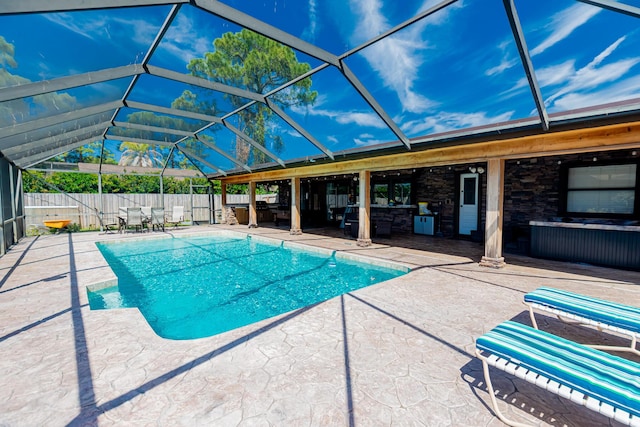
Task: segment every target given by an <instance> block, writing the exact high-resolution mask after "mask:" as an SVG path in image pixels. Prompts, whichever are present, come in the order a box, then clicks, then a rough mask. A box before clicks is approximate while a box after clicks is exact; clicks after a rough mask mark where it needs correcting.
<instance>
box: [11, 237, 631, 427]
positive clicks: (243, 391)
mask: <svg viewBox="0 0 640 427" xmlns="http://www.w3.org/2000/svg"><path fill="white" fill-rule="evenodd" d="M220 229H229V230H233V231H237V232H242V233H250V234H260V235H264V236H267V237H273V238H277V239H281V240H288V241H297V242H299V243H303V244H307V245H312V246H318V247H324V248H329V249H334V250H338V251H344V252H353V253H357V254H360V255H364V256H370V257H375V258H379V259H382V260H385V261H395V262H399V263H403V264H405V265H408V266H410V267H411V268H412V269H413V271H412V272H411V273H409V274H407V275H405V276H402V277H400V278H397V279H393V280H390V281H387V282H384V283H381V284H378V285H374V286H371V287H368V288H364V289H360V290H358V291H354V292H351V293H349V294H346V295H343V296H341V297H337V298H334V299H331V300H329V301H326V302H323V303H320V304H317V305H315V306H312V307H308V308H305V309H301V310H297V311H294V312H291V313H287V314H284V315H281V316H278V317H276V318H272V319H267V320H265V321H262V322H259V323H257V324H253V325H249V326H246V327H243V328H240V329H236V330H233V331H230V332H227V333H223V334H220V335H217V336H214V337H210V338H203V339H198V340H192V341H171V340H166V339H162V338H160V337H158V336H156V335H155V334H154V333H153V331H152V330H151V328H150V327H149V326H148V325H147V323H146V321H145V320H144V318H143V317H142V315H140V313H139V312H138V311H137V310H136V309H118V310H99V311H92V310H91V309H90V308H89V306H88V302H87V293H86V287H87V286H88V285H92V284H95V283H99V282H103V281H109V280H115V275H114V274H113V272H112V271H111V269H110V268H109V267H108V265H107V264H106V262H105V261H104V259H103V258H102V256H101V255H100V253H99V251H98V249H97V248H96V246H95V242H96V241H106V240H117V239H131V238H133V239H136V238H141V236H142V235H141V234H133V233H132V234H125V235H119V234H106V235H104V234H98V233H74V234H59V235H43V236H38V237H29V238H25V239H23V240H22V241H21V242H20V243H19V244H18V245H16V246H14V247H13V248H12V249H11V250H10V251H9V252H7V254H6V255H5V256H3V257H2V258H0V273H1V274H0V378H2V380H1V382H0V395H1V397H0V426H42V425H47V426H57V425H82V426H85V425H86V426H93V425H96V426H97V425H100V426H111V425H117V426H121V425H132V426H133V425H135V426H144V425H160V426H180V425H184V426H197V425H203V426H204V425H206V426H235V425H239V426H254V425H255V426H270V425H278V426H392V425H393V426H396V425H412V426H413V425H427V426H436V425H453V426H459V425H465V426H487V425H488V426H492V425H493V426H499V425H502V423H501V422H500V421H499V420H498V419H497V418H495V417H494V415H493V412H492V411H491V410H490V408H489V407H490V404H489V403H488V402H489V398H488V395H487V391H486V386H485V383H484V379H483V378H482V370H481V364H480V362H479V361H478V360H477V359H476V358H475V357H474V356H473V355H474V342H475V339H476V338H477V337H478V336H480V335H481V334H483V333H484V332H486V331H488V330H489V329H491V328H493V327H494V326H496V325H497V324H498V323H500V322H502V321H504V320H507V319H515V320H517V321H521V322H523V323H527V324H528V323H529V319H528V315H527V313H526V312H525V308H524V306H523V305H522V297H523V295H524V293H526V292H528V291H531V290H533V289H535V288H537V287H539V286H542V285H545V286H553V287H557V288H561V289H567V290H570V291H574V292H581V293H585V294H588V295H591V296H594V297H600V298H606V299H609V300H612V301H616V302H621V303H627V304H629V303H631V304H633V303H634V302H635V305H640V272H629V271H622V270H614V269H607V268H599V267H594V266H588V265H579V264H571V263H561V262H553V261H544V260H536V259H532V258H528V257H523V256H515V255H507V258H506V261H507V263H508V264H507V267H506V268H504V269H501V270H493V269H487V268H483V267H479V266H478V264H477V263H478V261H479V259H480V257H481V255H482V247H481V246H480V245H479V244H476V243H472V242H465V241H452V240H449V239H443V238H433V237H426V236H408V237H406V238H404V239H402V238H398V239H395V238H394V239H386V240H374V245H373V246H371V247H369V248H360V247H357V246H356V244H355V241H353V240H350V239H345V238H342V237H341V236H340V235H339V234H336V233H334V235H331V233H329V234H327V233H324V232H318V233H314V231H313V230H309V231H308V232H305V233H304V234H303V235H300V236H291V235H289V234H288V232H287V230H284V229H276V228H264V227H260V228H257V229H247V228H246V227H243V226H234V227H232V226H200V227H188V228H186V229H184V230H182V229H181V230H177V231H169V232H167V233H164V234H168V235H174V236H179V235H181V234H187V233H188V234H192V233H200V232H211V231H215V230H220ZM152 234H162V233H152ZM145 236H147V235H145ZM274 268H277V266H275V267H274ZM212 280H213V278H212ZM541 318H544V317H541ZM544 319H545V321H543V322H542V325H544V326H543V328H544V329H547V330H549V331H552V332H554V333H557V334H559V335H563V336H567V337H569V338H571V339H575V340H589V339H591V341H593V337H594V336H595V334H596V333H595V332H594V331H591V330H589V329H586V328H578V327H573V326H566V325H564V324H560V323H559V322H558V321H555V320H554V319H551V318H544ZM542 325H541V326H542ZM608 338H609V340H610V341H617V339H616V338H615V337H611V336H608ZM625 357H629V358H632V356H630V355H626V356H625ZM636 360H637V358H636ZM492 372H493V374H494V385H495V386H496V389H497V392H498V394H499V399H500V400H501V407H502V408H503V410H504V411H505V412H506V413H507V414H508V415H509V416H511V417H512V418H514V419H517V420H525V421H526V422H529V423H531V424H533V425H553V426H559V425H575V426H600V425H609V424H611V425H615V423H614V422H611V423H610V422H609V419H608V418H605V417H603V416H600V415H598V414H595V413H594V412H592V411H590V410H587V409H585V408H583V407H580V406H577V405H575V404H573V403H571V402H569V401H567V400H564V399H562V398H559V397H556V396H555V395H552V394H550V393H546V392H543V391H542V390H540V389H539V388H537V387H535V386H532V385H530V384H528V383H526V382H524V381H521V380H518V379H514V378H512V377H508V376H505V375H502V374H501V373H500V372H497V371H492Z"/></svg>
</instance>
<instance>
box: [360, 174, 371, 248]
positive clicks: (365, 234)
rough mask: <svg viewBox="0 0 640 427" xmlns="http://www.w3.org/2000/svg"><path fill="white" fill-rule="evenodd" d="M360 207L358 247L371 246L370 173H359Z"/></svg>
mask: <svg viewBox="0 0 640 427" xmlns="http://www.w3.org/2000/svg"><path fill="white" fill-rule="evenodd" d="M359 185H360V206H359V208H358V224H359V227H358V241H357V245H358V246H363V247H366V246H371V220H370V215H369V213H370V211H371V171H368V170H365V171H360V179H359Z"/></svg>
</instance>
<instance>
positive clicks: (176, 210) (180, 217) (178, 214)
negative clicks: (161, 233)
mask: <svg viewBox="0 0 640 427" xmlns="http://www.w3.org/2000/svg"><path fill="white" fill-rule="evenodd" d="M182 221H184V206H174V207H173V209H172V210H171V219H169V220H167V221H166V222H167V224H173V228H174V229H175V228H178V224H180V223H181V222H182Z"/></svg>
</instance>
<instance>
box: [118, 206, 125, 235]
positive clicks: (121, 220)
mask: <svg viewBox="0 0 640 427" xmlns="http://www.w3.org/2000/svg"><path fill="white" fill-rule="evenodd" d="M117 220H118V233H122V232H123V231H124V230H125V229H126V228H127V208H126V207H124V206H120V207H119V208H118V217H117Z"/></svg>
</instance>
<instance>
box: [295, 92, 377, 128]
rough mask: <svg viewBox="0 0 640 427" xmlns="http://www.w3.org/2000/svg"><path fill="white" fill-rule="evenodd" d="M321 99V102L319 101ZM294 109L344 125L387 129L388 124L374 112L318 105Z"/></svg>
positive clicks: (301, 113)
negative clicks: (343, 109) (324, 107)
mask: <svg viewBox="0 0 640 427" xmlns="http://www.w3.org/2000/svg"><path fill="white" fill-rule="evenodd" d="M318 101H320V102H318ZM316 102H317V103H318V104H322V99H318V100H316ZM292 111H294V112H296V113H298V114H300V115H308V116H318V117H327V118H329V119H331V120H332V121H335V122H337V123H340V124H342V125H350V124H354V125H358V126H367V127H370V128H375V129H386V128H387V125H386V124H385V123H384V122H383V121H382V119H381V118H380V117H379V116H378V115H377V114H376V113H374V112H368V111H367V112H362V111H342V110H329V109H323V108H318V106H317V105H316V106H305V107H293V108H292Z"/></svg>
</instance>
